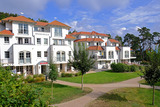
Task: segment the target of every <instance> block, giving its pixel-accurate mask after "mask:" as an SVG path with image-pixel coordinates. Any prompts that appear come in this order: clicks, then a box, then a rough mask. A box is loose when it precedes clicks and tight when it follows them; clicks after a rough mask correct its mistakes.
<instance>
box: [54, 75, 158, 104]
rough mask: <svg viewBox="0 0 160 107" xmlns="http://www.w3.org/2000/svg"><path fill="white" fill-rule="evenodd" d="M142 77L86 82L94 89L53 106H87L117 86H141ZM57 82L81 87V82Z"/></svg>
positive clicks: (144, 86)
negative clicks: (119, 80) (109, 81)
mask: <svg viewBox="0 0 160 107" xmlns="http://www.w3.org/2000/svg"><path fill="white" fill-rule="evenodd" d="M140 80H141V78H140V77H137V78H133V79H130V80H126V81H122V82H118V83H109V84H84V87H89V88H91V89H92V90H93V91H92V92H91V93H89V94H87V95H85V96H82V97H80V98H77V99H74V100H71V101H68V102H64V103H60V104H55V105H52V106H56V107H57V106H58V107H85V106H86V105H87V104H88V103H90V102H91V101H93V100H95V99H97V98H98V97H100V96H101V95H103V94H105V93H106V92H108V91H110V90H113V89H117V88H122V87H139V83H138V81H140ZM56 83H59V84H64V85H69V86H76V87H81V84H78V83H71V82H65V81H60V80H57V82H56ZM140 87H142V88H152V87H150V86H147V85H140ZM156 88H157V89H160V87H156Z"/></svg>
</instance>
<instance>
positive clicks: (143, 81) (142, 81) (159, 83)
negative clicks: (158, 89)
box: [139, 79, 160, 86]
mask: <svg viewBox="0 0 160 107" xmlns="http://www.w3.org/2000/svg"><path fill="white" fill-rule="evenodd" d="M139 83H140V84H144V85H148V84H147V83H146V81H145V80H144V79H143V80H141V81H139ZM155 85H156V86H160V82H158V83H156V84H155Z"/></svg>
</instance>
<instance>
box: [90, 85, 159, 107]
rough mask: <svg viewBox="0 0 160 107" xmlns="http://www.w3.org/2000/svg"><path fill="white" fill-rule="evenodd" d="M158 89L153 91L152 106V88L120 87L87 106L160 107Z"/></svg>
mask: <svg viewBox="0 0 160 107" xmlns="http://www.w3.org/2000/svg"><path fill="white" fill-rule="evenodd" d="M159 93H160V91H158V90H156V91H155V106H152V105H151V104H152V89H144V88H121V89H116V90H112V91H110V92H109V93H106V94H105V95H103V96H101V97H99V98H97V99H96V100H94V101H92V102H91V103H90V104H89V105H88V106H89V107H160V102H159V101H160V94H159Z"/></svg>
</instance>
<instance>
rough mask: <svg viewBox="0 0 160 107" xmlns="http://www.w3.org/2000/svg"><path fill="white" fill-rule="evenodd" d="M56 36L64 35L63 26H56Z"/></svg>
mask: <svg viewBox="0 0 160 107" xmlns="http://www.w3.org/2000/svg"><path fill="white" fill-rule="evenodd" d="M54 36H55V37H62V28H61V27H55V31H54Z"/></svg>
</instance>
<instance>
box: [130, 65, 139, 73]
mask: <svg viewBox="0 0 160 107" xmlns="http://www.w3.org/2000/svg"><path fill="white" fill-rule="evenodd" d="M130 67H131V72H136V71H139V67H138V66H137V65H130Z"/></svg>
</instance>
